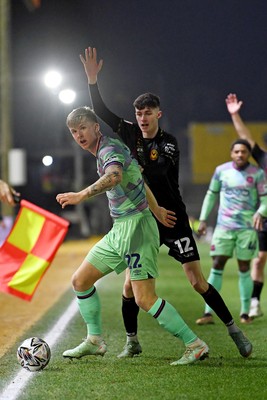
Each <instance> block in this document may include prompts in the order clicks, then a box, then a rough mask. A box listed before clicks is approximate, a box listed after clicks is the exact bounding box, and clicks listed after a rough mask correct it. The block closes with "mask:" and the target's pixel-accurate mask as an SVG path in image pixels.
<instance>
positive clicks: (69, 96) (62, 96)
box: [58, 89, 76, 104]
mask: <svg viewBox="0 0 267 400" xmlns="http://www.w3.org/2000/svg"><path fill="white" fill-rule="evenodd" d="M58 98H59V100H60V101H62V103H64V104H71V103H73V102H74V100H75V98H76V93H75V92H74V90H72V89H64V90H61V91H60V92H59V95H58Z"/></svg>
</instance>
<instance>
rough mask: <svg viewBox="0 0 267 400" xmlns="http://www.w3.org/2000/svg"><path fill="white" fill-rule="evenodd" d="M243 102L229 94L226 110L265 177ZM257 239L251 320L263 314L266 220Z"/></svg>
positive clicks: (263, 157)
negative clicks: (246, 119) (241, 115)
mask: <svg viewBox="0 0 267 400" xmlns="http://www.w3.org/2000/svg"><path fill="white" fill-rule="evenodd" d="M242 104H243V102H242V101H238V99H237V96H236V94H233V93H230V94H229V95H228V96H227V98H226V105H227V109H228V111H229V113H230V115H231V117H232V121H233V124H234V127H235V129H236V132H237V134H238V136H239V137H240V138H241V139H246V140H247V141H248V142H249V143H250V145H251V148H252V153H251V154H252V157H253V158H254V160H255V161H256V162H257V163H258V164H259V166H260V167H261V168H262V169H263V170H264V171H265V174H266V176H267V152H266V151H265V150H263V149H262V148H260V147H259V146H258V144H257V143H256V142H255V140H254V139H253V138H252V135H251V132H250V130H249V129H248V128H247V126H246V125H245V123H244V122H243V120H242V118H241V117H240V114H239V111H240V109H241V107H242ZM258 237H259V253H258V255H257V257H256V258H254V259H253V262H252V269H251V276H252V279H253V292H252V298H251V305H250V310H249V316H250V317H251V318H256V317H261V316H262V315H263V312H262V310H261V306H260V295H261V292H262V289H263V285H264V267H265V264H266V261H267V219H266V218H265V219H264V220H263V224H262V229H261V230H260V231H258Z"/></svg>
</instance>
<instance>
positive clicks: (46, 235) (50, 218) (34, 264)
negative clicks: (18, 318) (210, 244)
mask: <svg viewBox="0 0 267 400" xmlns="http://www.w3.org/2000/svg"><path fill="white" fill-rule="evenodd" d="M68 226H69V222H68V221H67V220H65V219H63V218H61V217H58V216H57V215H55V214H52V213H51V212H49V211H46V210H44V209H42V208H40V207H38V206H36V205H34V204H32V203H30V202H28V201H26V200H21V202H20V210H19V212H18V215H17V218H16V220H15V222H14V225H13V228H12V230H11V232H10V233H9V235H8V237H7V238H6V240H5V242H4V243H3V245H2V247H1V248H0V290H1V291H2V292H6V293H9V294H12V295H14V296H18V297H20V298H22V299H23V300H27V301H30V300H31V299H32V297H33V295H34V293H35V290H36V289H37V286H38V284H39V283H40V281H41V279H42V278H43V276H44V274H45V272H46V271H47V270H48V267H49V266H50V264H51V262H52V260H53V258H54V256H55V254H56V252H57V250H58V248H59V246H60V244H61V243H62V242H63V240H64V238H65V236H66V234H67V231H68Z"/></svg>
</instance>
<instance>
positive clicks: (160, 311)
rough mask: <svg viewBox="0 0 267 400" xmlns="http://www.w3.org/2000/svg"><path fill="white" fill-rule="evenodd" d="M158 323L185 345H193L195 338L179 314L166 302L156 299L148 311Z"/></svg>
mask: <svg viewBox="0 0 267 400" xmlns="http://www.w3.org/2000/svg"><path fill="white" fill-rule="evenodd" d="M148 314H150V315H152V317H154V318H155V319H156V320H157V321H158V323H159V324H160V325H161V326H162V327H163V328H164V329H166V331H168V332H169V333H171V334H172V335H173V336H176V337H179V338H180V339H181V340H182V341H183V342H184V344H185V345H188V344H190V343H193V342H194V341H195V340H196V339H197V336H196V335H195V334H194V332H193V331H191V329H190V328H189V326H187V325H186V323H185V322H184V320H183V319H182V317H181V316H180V314H179V313H178V312H177V311H176V310H175V308H174V307H173V306H172V305H171V304H170V303H168V302H167V301H165V300H163V299H160V298H158V300H157V301H156V302H155V303H154V304H153V306H152V307H151V308H150V310H149V311H148Z"/></svg>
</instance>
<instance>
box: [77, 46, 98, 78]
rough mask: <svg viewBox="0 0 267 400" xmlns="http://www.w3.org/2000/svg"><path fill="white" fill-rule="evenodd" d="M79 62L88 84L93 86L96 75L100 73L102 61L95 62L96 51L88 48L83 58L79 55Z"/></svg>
mask: <svg viewBox="0 0 267 400" xmlns="http://www.w3.org/2000/svg"><path fill="white" fill-rule="evenodd" d="M80 60H81V62H82V63H83V66H84V70H85V73H86V75H87V78H88V83H90V84H94V83H96V81H97V74H98V72H100V71H101V68H102V66H103V60H99V62H98V61H97V51H96V49H95V48H94V47H88V48H87V49H85V51H84V57H83V56H82V55H81V54H80Z"/></svg>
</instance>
